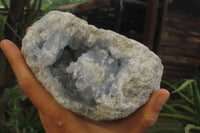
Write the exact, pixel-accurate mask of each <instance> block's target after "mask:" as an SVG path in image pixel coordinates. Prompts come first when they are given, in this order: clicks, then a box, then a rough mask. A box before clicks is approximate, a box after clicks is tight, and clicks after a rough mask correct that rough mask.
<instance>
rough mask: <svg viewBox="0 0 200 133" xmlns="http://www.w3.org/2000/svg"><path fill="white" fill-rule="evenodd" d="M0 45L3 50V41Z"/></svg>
mask: <svg viewBox="0 0 200 133" xmlns="http://www.w3.org/2000/svg"><path fill="white" fill-rule="evenodd" d="M0 47H1V49H2V50H3V41H1V42H0Z"/></svg>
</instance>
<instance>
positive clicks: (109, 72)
mask: <svg viewBox="0 0 200 133" xmlns="http://www.w3.org/2000/svg"><path fill="white" fill-rule="evenodd" d="M22 52H23V55H24V57H25V59H26V62H27V64H28V65H29V67H30V68H31V70H32V72H33V73H34V74H35V76H36V77H37V79H38V80H39V81H40V82H41V83H42V85H43V86H44V87H45V88H46V90H47V91H48V92H49V93H51V95H52V96H53V97H54V99H55V100H56V101H57V102H58V103H59V104H60V105H62V106H63V107H65V108H67V109H69V110H71V111H73V112H75V113H77V114H80V115H83V116H86V117H88V118H90V119H93V120H115V119H120V118H124V117H127V116H128V115H130V114H131V113H133V112H134V111H135V110H136V109H138V108H139V107H140V106H141V105H143V104H144V103H145V102H147V100H148V99H149V96H150V94H151V93H152V91H153V90H155V89H158V88H159V87H160V81H161V77H162V72H163V66H162V64H161V60H160V59H159V57H158V56H156V55H155V54H154V53H153V52H151V51H150V50H149V49H148V48H147V47H146V46H144V45H142V44H141V43H139V42H137V41H134V40H132V39H128V38H126V37H125V36H122V35H119V34H117V33H115V32H113V31H110V30H103V29H97V28H96V27H95V26H93V25H88V24H87V22H86V21H84V20H81V19H80V18H77V17H76V16H74V15H72V14H70V13H63V12H58V11H52V12H50V13H48V14H47V15H45V16H44V17H43V18H42V19H41V20H39V21H38V22H36V23H35V24H34V25H33V26H32V27H31V28H30V30H29V31H28V33H27V34H26V36H25V37H24V39H23V44H22Z"/></svg>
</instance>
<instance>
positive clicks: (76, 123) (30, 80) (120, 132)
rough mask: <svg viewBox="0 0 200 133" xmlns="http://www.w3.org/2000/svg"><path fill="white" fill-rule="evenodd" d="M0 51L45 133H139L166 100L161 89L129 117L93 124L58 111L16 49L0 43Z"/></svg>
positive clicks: (151, 120)
mask: <svg viewBox="0 0 200 133" xmlns="http://www.w3.org/2000/svg"><path fill="white" fill-rule="evenodd" d="M0 47H1V49H2V51H3V52H4V54H5V56H6V57H7V59H8V61H9V63H10V65H11V67H12V69H13V71H14V73H15V75H16V77H17V80H18V83H19V86H20V88H21V89H22V91H23V92H24V93H25V94H26V95H27V96H28V97H29V99H30V100H31V101H32V103H33V104H34V105H35V106H36V107H37V109H38V112H39V115H40V119H41V122H42V124H43V126H44V128H45V130H46V132H47V133H142V132H144V131H145V130H146V129H148V128H150V127H152V126H153V125H154V123H155V122H156V120H157V117H158V114H159V112H160V110H161V109H162V106H163V104H164V103H165V102H166V101H167V99H168V98H169V95H170V94H169V92H168V91H167V90H165V89H158V90H156V91H154V92H153V93H152V94H151V96H150V99H149V101H148V102H147V103H146V104H145V105H143V106H142V107H140V108H139V109H138V110H137V111H136V112H134V113H133V114H131V115H130V116H129V117H127V118H124V119H121V120H116V121H110V122H108V121H98V122H97V121H93V120H89V119H87V118H84V117H81V116H78V115H76V114H74V113H72V112H70V111H69V110H67V109H64V108H63V107H61V106H60V105H59V104H58V103H57V102H56V101H55V100H54V99H53V97H52V96H51V94H49V93H48V92H47V91H46V90H45V89H44V87H43V86H42V85H41V83H40V82H39V81H38V80H37V79H36V78H35V76H34V75H33V73H32V72H31V70H30V68H29V67H28V66H27V64H26V62H25V60H24V57H23V55H22V53H21V51H20V50H19V49H18V47H17V46H16V45H15V44H14V43H13V42H11V41H9V40H3V41H1V43H0Z"/></svg>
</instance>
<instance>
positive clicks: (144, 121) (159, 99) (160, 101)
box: [138, 89, 170, 131]
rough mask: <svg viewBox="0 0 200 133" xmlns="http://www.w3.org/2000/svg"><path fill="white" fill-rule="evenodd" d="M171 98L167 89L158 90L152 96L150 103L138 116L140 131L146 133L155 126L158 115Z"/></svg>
mask: <svg viewBox="0 0 200 133" xmlns="http://www.w3.org/2000/svg"><path fill="white" fill-rule="evenodd" d="M169 96H170V93H169V92H168V91H167V90H165V89H159V90H156V91H154V92H153V93H152V94H151V97H150V99H149V101H148V102H147V103H146V104H145V105H144V106H143V107H142V108H141V113H140V115H138V116H139V122H138V124H139V125H138V128H139V129H140V131H145V130H146V129H148V128H149V127H152V126H153V125H154V124H155V122H156V121H157V118H158V114H159V113H160V110H161V109H162V107H163V105H164V104H165V102H166V101H167V100H168V98H169Z"/></svg>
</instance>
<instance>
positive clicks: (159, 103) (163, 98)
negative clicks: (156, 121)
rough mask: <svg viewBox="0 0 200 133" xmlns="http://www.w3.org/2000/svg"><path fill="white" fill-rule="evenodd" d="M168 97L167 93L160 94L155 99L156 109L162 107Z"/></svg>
mask: <svg viewBox="0 0 200 133" xmlns="http://www.w3.org/2000/svg"><path fill="white" fill-rule="evenodd" d="M168 98H169V95H160V96H159V97H158V99H157V102H156V107H157V108H158V109H160V110H161V109H162V107H163V105H164V104H165V103H166V101H167V100H168Z"/></svg>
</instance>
